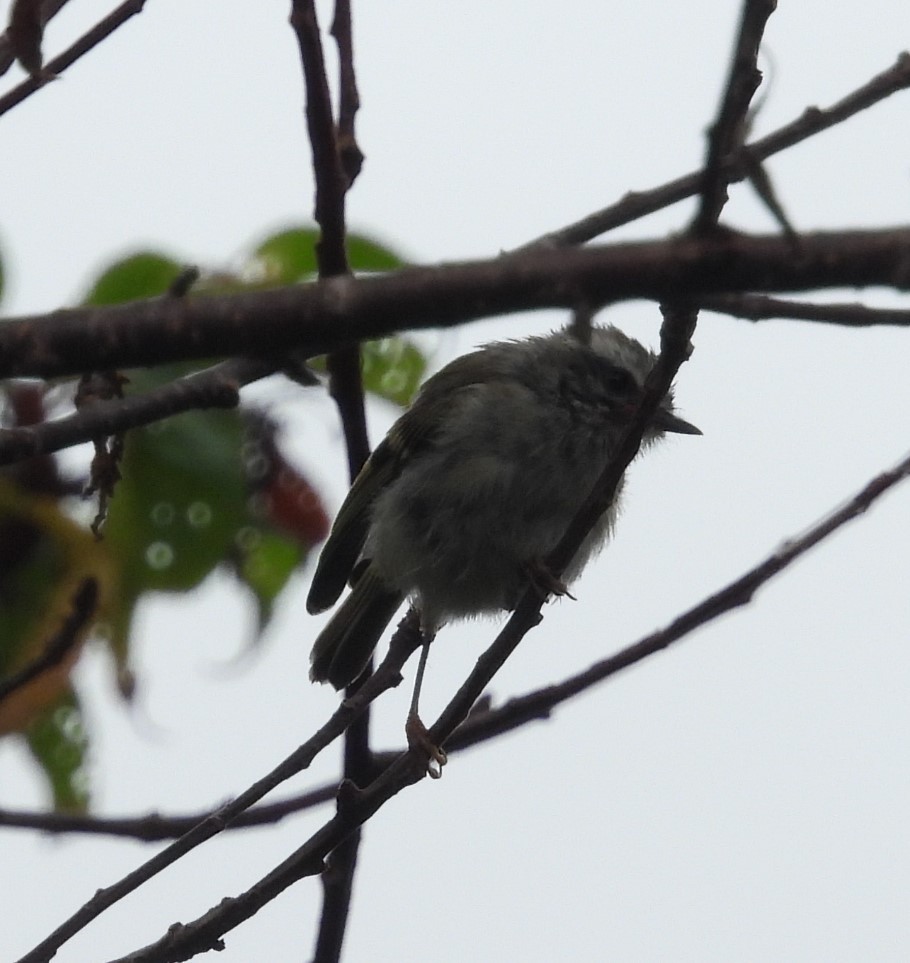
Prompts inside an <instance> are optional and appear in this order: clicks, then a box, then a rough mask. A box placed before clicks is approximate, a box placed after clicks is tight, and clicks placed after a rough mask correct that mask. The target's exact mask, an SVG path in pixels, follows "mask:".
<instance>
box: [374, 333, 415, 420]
mask: <svg viewBox="0 0 910 963" xmlns="http://www.w3.org/2000/svg"><path fill="white" fill-rule="evenodd" d="M362 357H363V385H364V387H365V388H366V390H367V391H371V392H373V394H377V395H379V396H380V397H381V398H386V399H388V400H389V401H394V402H395V404H398V405H402V406H404V405H409V404H410V403H411V401H413V399H414V394H415V393H416V391H417V389H418V388H419V387H420V383H421V381H422V380H423V376H424V373H425V372H426V370H427V360H426V358H425V357H424V356H423V354H422V353H421V351H420V350H419V349H418V348H417V347H416V346H415V345H414V344H413V342H411V341H408V340H407V339H406V338H401V337H393V338H382V339H381V340H379V341H367V342H365V343H364V344H363V345H362Z"/></svg>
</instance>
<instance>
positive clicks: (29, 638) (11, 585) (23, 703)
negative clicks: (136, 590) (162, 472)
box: [0, 479, 113, 733]
mask: <svg viewBox="0 0 910 963" xmlns="http://www.w3.org/2000/svg"><path fill="white" fill-rule="evenodd" d="M88 576H91V577H93V578H95V579H96V581H97V583H98V585H99V588H100V589H101V595H102V600H103V599H105V598H106V597H107V596H108V595H109V594H110V586H111V584H112V578H113V571H112V567H111V565H110V562H109V560H108V558H107V554H106V551H105V550H104V548H103V547H102V546H101V545H99V544H98V542H96V541H95V539H94V538H93V537H92V536H91V535H90V534H89V533H88V532H87V531H86V530H85V529H84V528H82V527H81V526H79V525H77V524H76V523H75V522H73V521H71V520H70V519H69V518H67V517H66V516H65V515H63V514H62V513H61V512H60V510H59V508H58V506H57V504H56V502H55V501H54V500H53V499H50V498H47V497H42V496H37V495H30V494H28V493H25V492H22V491H20V490H19V489H18V488H16V486H15V485H13V484H12V483H11V482H9V481H7V480H6V479H0V674H2V675H4V676H5V675H9V674H11V673H13V672H15V671H17V670H19V669H21V668H22V667H24V666H25V665H28V664H29V663H31V662H32V661H34V660H35V659H36V658H38V657H39V656H40V655H41V654H42V653H43V652H44V651H45V648H46V645H47V642H48V640H49V639H50V638H51V637H52V636H53V635H54V634H55V633H56V632H57V631H58V629H59V628H60V625H61V624H62V623H63V621H64V619H66V617H67V616H68V615H69V613H70V612H71V609H72V600H73V596H74V595H75V592H76V589H77V587H78V586H79V584H80V583H81V582H82V580H83V579H84V578H86V577H88ZM86 629H87V627H86ZM84 634H87V631H86V632H85V633H83V635H84ZM81 642H82V639H77V640H76V644H75V645H73V647H72V650H71V651H70V652H69V653H68V654H67V657H66V658H65V659H64V660H63V661H62V662H61V663H60V664H58V665H56V666H53V667H51V668H49V669H48V670H47V671H45V672H42V673H41V674H40V675H39V676H38V677H37V678H35V679H33V680H32V681H31V682H30V683H28V685H25V686H23V687H22V688H21V689H17V690H16V691H15V692H13V693H12V694H11V695H10V696H8V697H7V698H6V699H4V700H3V701H2V702H0V733H6V732H14V731H21V730H23V729H24V728H25V727H26V726H27V725H28V724H29V723H30V722H31V720H32V719H33V718H34V717H35V716H36V715H37V714H38V713H40V712H42V711H43V710H45V709H46V708H47V707H48V706H49V705H52V704H54V703H55V702H56V701H57V700H58V699H59V698H60V697H61V695H62V694H63V693H65V692H68V691H69V675H70V672H71V671H72V667H73V665H74V664H75V662H76V660H77V658H78V656H79V653H80V650H81Z"/></svg>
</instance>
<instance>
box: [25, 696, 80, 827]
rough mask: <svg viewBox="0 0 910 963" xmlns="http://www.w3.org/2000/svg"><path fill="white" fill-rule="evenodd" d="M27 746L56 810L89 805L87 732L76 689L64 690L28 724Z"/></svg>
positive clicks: (73, 808)
mask: <svg viewBox="0 0 910 963" xmlns="http://www.w3.org/2000/svg"><path fill="white" fill-rule="evenodd" d="M26 739H27V741H28V747H29V749H30V750H31V753H32V755H33V756H34V758H35V761H36V762H37V763H38V765H39V766H40V767H41V770H42V771H43V773H44V775H45V776H46V777H47V781H48V783H49V784H50V789H51V792H52V794H53V798H54V808H55V809H56V810H58V811H59V810H66V811H69V812H85V810H86V809H87V808H88V802H89V792H88V773H87V770H86V755H87V752H88V745H89V741H88V736H87V734H86V731H85V726H84V724H83V718H82V712H81V709H80V707H79V702H78V700H77V698H76V695H75V693H74V692H73V691H72V690H70V691H69V692H66V693H64V694H63V695H62V696H61V697H60V698H59V699H58V700H57V702H56V703H55V704H54V705H52V706H50V707H49V708H48V709H45V710H44V712H42V713H41V715H40V716H39V717H38V718H36V719H35V720H34V721H33V722H32V723H31V725H30V726H29V728H28V731H27V733H26Z"/></svg>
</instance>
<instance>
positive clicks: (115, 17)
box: [0, 0, 145, 116]
mask: <svg viewBox="0 0 910 963" xmlns="http://www.w3.org/2000/svg"><path fill="white" fill-rule="evenodd" d="M144 6H145V0H125V2H124V3H121V4H120V6H119V7H117V8H116V9H115V10H112V11H111V12H110V13H109V14H108V15H107V16H106V17H105V18H104V19H103V20H100V21H99V22H98V23H96V24H95V26H94V27H92V29H91V30H89V31H88V33H85V34H83V35H82V36H81V37H80V38H79V39H78V40H77V41H76V42H75V43H74V44H73V45H72V46H71V47H69V48H68V49H67V50H65V51H64V52H63V53H62V54H60V55H59V56H57V57H54V59H53V60H51V61H49V62H48V63H47V64H45V67H44V71H43V78H44V79H42V78H34V77H29V78H28V80H25V81H23V82H22V83H21V84H19V85H18V86H17V87H13V89H12V90H11V91H9V92H8V93H6V94H4V95H3V96H2V97H0V116H2V115H3V114H5V113H6V112H7V111H8V110H11V109H12V108H13V107H15V106H16V105H17V104H20V103H22V101H23V100H25V98H26V97H28V96H30V95H31V94H33V93H34V92H35V91H36V90H40V88H42V87H44V86H46V85H47V82H48V81H47V78H49V77H54V76H59V75H60V74H62V73H63V71H64V70H66V69H67V67H69V66H71V65H72V64H74V63H75V62H76V61H77V60H78V59H79V58H80V57H82V56H84V55H85V54H87V53H88V52H89V51H90V50H92V49H94V48H95V47H97V46H98V44H99V43H101V41H102V40H105V39H106V38H107V37H109V36H110V35H111V34H112V33H113V32H114V31H115V30H116V29H117V28H118V27H119V26H121V25H122V24H124V23H126V21H127V20H129V19H130V18H131V17H134V16H136V14H137V13H141V12H142V8H143V7H144Z"/></svg>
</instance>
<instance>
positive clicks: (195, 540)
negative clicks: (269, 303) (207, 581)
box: [106, 411, 247, 658]
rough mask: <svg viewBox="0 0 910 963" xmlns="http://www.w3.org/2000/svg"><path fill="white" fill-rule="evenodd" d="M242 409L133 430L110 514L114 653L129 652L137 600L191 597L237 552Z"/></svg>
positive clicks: (242, 492) (241, 514) (242, 511)
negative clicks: (171, 594)
mask: <svg viewBox="0 0 910 963" xmlns="http://www.w3.org/2000/svg"><path fill="white" fill-rule="evenodd" d="M241 437H242V431H241V425H240V419H239V416H238V415H237V413H236V412H231V411H210V412H189V413H187V414H183V415H178V416H177V417H175V418H170V419H168V420H167V421H162V422H158V423H157V424H154V425H150V426H148V427H147V428H139V429H135V430H133V431H131V432H130V433H129V435H128V436H127V440H126V451H125V454H124V458H123V463H122V465H121V468H122V472H123V478H122V480H121V481H120V482H119V484H118V485H117V489H116V492H115V494H114V498H113V501H112V502H111V507H110V512H109V514H108V521H107V528H106V540H107V542H108V544H109V547H110V550H111V552H112V554H113V555H114V557H115V558H116V560H117V561H118V563H119V566H120V570H121V573H122V574H121V592H120V598H119V599H118V600H117V605H118V608H117V611H116V613H115V615H114V619H113V626H112V631H113V640H112V641H113V643H114V649H115V652H116V653H117V654H118V656H119V657H121V658H122V657H123V656H124V655H125V652H126V648H127V643H128V640H127V634H128V629H129V623H130V617H131V614H132V609H133V606H134V604H135V602H136V599H137V598H138V597H139V596H140V595H141V594H142V593H143V592H147V591H150V590H163V591H178V592H185V591H187V590H188V589H191V588H194V587H195V586H196V585H198V584H199V583H200V582H201V581H202V580H203V579H204V578H205V577H206V576H207V575H208V574H209V573H210V572H211V571H212V569H213V568H215V566H216V565H218V564H219V563H220V562H222V561H224V560H225V559H226V558H227V556H228V554H229V552H230V551H231V549H232V546H233V541H234V536H235V534H236V532H237V530H238V528H239V527H240V526H241V525H242V524H244V522H245V519H246V497H247V496H246V488H245V481H244V474H243V465H242V457H241Z"/></svg>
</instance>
